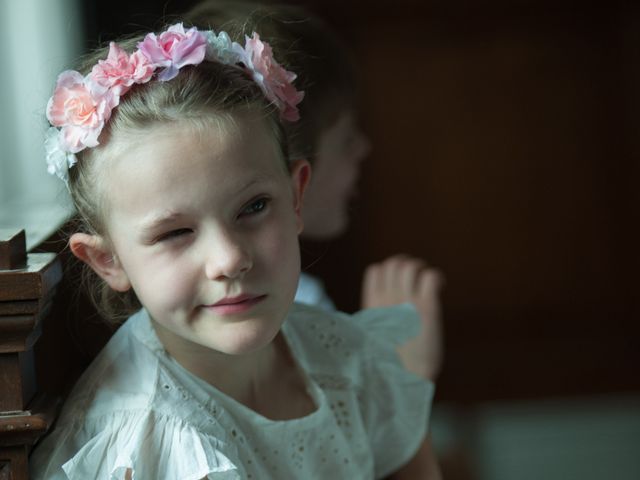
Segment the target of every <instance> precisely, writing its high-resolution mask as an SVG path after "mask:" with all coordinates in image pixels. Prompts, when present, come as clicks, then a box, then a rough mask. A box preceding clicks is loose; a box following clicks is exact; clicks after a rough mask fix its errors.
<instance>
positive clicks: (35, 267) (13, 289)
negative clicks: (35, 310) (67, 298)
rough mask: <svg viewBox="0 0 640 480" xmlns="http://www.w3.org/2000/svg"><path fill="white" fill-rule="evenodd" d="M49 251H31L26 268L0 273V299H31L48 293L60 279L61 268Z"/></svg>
mask: <svg viewBox="0 0 640 480" xmlns="http://www.w3.org/2000/svg"><path fill="white" fill-rule="evenodd" d="M55 259H56V256H55V255H54V254H50V253H33V254H30V255H29V257H28V258H27V263H26V268H24V269H22V270H6V271H3V272H2V275H0V301H9V300H11V301H16V300H33V299H39V298H42V297H44V296H46V295H47V294H49V293H50V291H51V289H52V288H53V287H54V286H55V285H56V284H57V283H58V282H59V281H60V278H61V277H62V269H61V268H60V264H59V263H58V262H56V261H55Z"/></svg>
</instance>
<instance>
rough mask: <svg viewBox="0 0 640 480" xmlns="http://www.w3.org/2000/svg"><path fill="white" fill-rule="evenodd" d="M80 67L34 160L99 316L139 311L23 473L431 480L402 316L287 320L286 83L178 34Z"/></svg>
mask: <svg viewBox="0 0 640 480" xmlns="http://www.w3.org/2000/svg"><path fill="white" fill-rule="evenodd" d="M123 46H127V50H125V49H124V48H123ZM129 47H131V48H129ZM95 58H96V59H99V60H97V61H95V59H94V60H91V61H89V65H88V66H87V67H85V68H84V69H83V71H84V74H81V73H78V72H75V71H67V72H63V73H62V74H61V75H60V77H59V79H58V84H57V86H56V89H55V91H54V94H53V97H52V98H51V100H50V101H49V104H48V106H47V116H48V119H49V121H50V122H51V124H52V125H53V126H52V128H51V129H50V130H49V132H48V134H47V140H46V149H47V160H48V162H49V170H50V172H52V173H56V174H57V175H59V176H60V177H61V178H63V179H64V180H65V181H66V182H67V185H68V187H69V190H70V192H71V195H72V198H73V200H74V202H75V205H76V207H77V209H78V212H79V214H80V215H81V217H82V219H83V221H84V227H83V230H82V231H79V232H77V233H75V234H73V235H72V237H71V239H70V247H71V250H72V251H73V253H74V254H75V255H76V256H77V257H79V258H80V259H81V260H83V261H84V262H86V264H87V265H88V266H90V267H91V269H92V270H93V271H94V272H95V273H96V274H97V276H98V277H99V278H100V279H101V281H102V282H104V286H105V287H106V288H105V289H104V290H103V295H102V297H101V298H102V300H103V301H104V302H106V305H107V306H108V308H109V310H110V311H111V312H115V313H119V314H120V315H129V314H131V313H133V312H136V310H137V312H136V313H133V315H132V316H130V317H129V318H128V320H127V321H126V322H125V323H124V324H123V325H122V326H121V327H120V329H119V330H118V331H117V332H116V334H115V335H114V336H113V337H112V339H111V340H110V341H109V343H108V344H107V346H106V347H105V348H104V350H103V351H102V352H101V353H100V354H99V355H98V357H97V358H96V359H95V360H94V362H93V363H92V365H91V366H90V367H89V368H88V369H87V370H86V371H85V373H84V374H83V376H82V377H81V379H80V380H79V381H78V383H77V384H76V386H75V387H74V389H73V391H72V393H71V394H70V396H69V397H68V399H67V402H66V404H65V407H64V409H63V412H62V414H61V416H60V418H59V420H58V423H57V425H56V427H55V429H54V431H53V432H52V433H51V434H50V435H49V436H48V437H47V438H45V439H44V441H43V442H42V444H41V445H39V446H38V447H37V448H36V450H35V452H34V454H33V456H32V462H31V466H32V474H33V478H46V479H51V478H53V479H57V478H70V479H82V480H85V479H94V478H96V479H97V478H112V479H133V478H136V479H159V478H162V479H202V478H216V479H218V478H220V479H266V478H275V479H289V478H296V479H298V478H299V479H315V478H318V479H325V478H344V479H352V478H353V479H355V478H358V479H360V478H363V479H364V478H382V477H386V476H389V475H395V476H397V478H438V476H439V474H438V470H437V466H436V465H435V462H434V460H433V455H432V452H431V447H430V443H429V440H428V438H426V429H427V420H428V416H429V409H430V401H431V397H432V394H433V385H432V384H431V383H430V382H428V381H424V380H423V379H421V378H419V377H417V376H415V375H413V374H411V373H409V372H408V371H406V370H405V369H404V368H403V367H402V366H401V364H400V363H399V361H398V357H397V355H396V352H395V348H396V346H397V345H398V344H400V343H402V342H403V341H405V340H406V338H405V337H404V335H403V334H402V333H400V332H403V331H408V330H411V328H408V329H405V328H402V329H398V328H397V326H398V325H399V324H400V323H401V322H406V324H407V325H408V326H413V328H415V329H417V327H418V325H417V323H418V318H417V316H416V314H415V310H414V309H413V308H412V307H410V306H408V305H405V306H402V307H396V308H389V309H379V310H370V311H365V312H362V313H360V314H358V317H359V318H357V319H355V320H354V321H347V320H346V318H343V317H345V316H344V315H342V314H338V313H335V314H327V313H326V312H324V311H322V310H317V309H314V308H311V307H304V306H298V305H292V302H293V298H294V295H295V291H296V286H297V282H298V275H299V270H300V257H299V248H298V234H299V233H300V231H301V230H302V219H301V202H302V197H303V193H304V191H305V188H306V186H307V183H308V181H309V176H310V168H309V164H308V163H307V162H306V161H304V160H296V161H292V160H290V157H289V154H288V150H287V148H288V147H287V143H286V139H285V135H284V133H283V128H282V123H281V122H286V121H295V120H296V119H297V118H298V116H299V114H298V110H297V105H298V103H299V102H300V101H301V99H302V96H303V94H302V93H301V92H298V91H297V90H296V88H295V87H294V86H293V84H292V82H293V80H294V79H295V75H294V74H293V73H291V72H288V71H286V70H284V69H283V68H282V67H281V66H280V65H279V64H278V63H277V62H276V60H275V59H274V57H273V54H272V50H271V47H270V46H269V45H268V44H267V43H265V42H262V41H261V40H260V37H259V35H258V34H256V33H253V35H252V36H251V37H247V38H246V42H245V44H244V46H241V45H240V44H238V43H235V42H231V41H230V40H229V37H228V36H227V35H226V34H225V33H224V32H213V31H198V30H197V29H195V28H192V29H189V30H185V29H184V27H183V26H182V24H176V25H173V26H172V27H170V28H168V29H167V30H166V31H164V32H162V33H160V34H158V35H155V34H153V33H150V34H148V35H146V36H145V37H144V38H139V39H137V40H135V41H129V42H128V44H126V45H125V44H124V43H123V44H122V45H120V46H119V45H118V44H116V43H112V44H111V45H110V46H109V51H108V54H107V52H99V53H98V54H97V55H96V57H95Z"/></svg>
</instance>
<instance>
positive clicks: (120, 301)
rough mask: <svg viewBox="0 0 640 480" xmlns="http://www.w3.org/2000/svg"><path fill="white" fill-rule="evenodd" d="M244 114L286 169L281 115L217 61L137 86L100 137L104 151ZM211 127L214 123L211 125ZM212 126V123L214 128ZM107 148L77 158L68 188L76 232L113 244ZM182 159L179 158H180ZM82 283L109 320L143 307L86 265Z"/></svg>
mask: <svg viewBox="0 0 640 480" xmlns="http://www.w3.org/2000/svg"><path fill="white" fill-rule="evenodd" d="M141 40H142V37H139V38H130V39H128V40H125V41H123V42H119V45H120V46H121V47H123V48H125V49H126V50H128V51H130V50H131V49H132V48H127V47H134V46H135V45H136V44H137V42H139V41H141ZM106 56H107V48H102V49H100V50H97V51H96V52H94V53H93V54H91V55H90V56H88V57H87V58H86V59H85V61H83V64H82V66H81V68H80V69H79V70H80V72H81V73H83V74H86V73H88V72H89V70H90V69H91V67H92V66H93V65H95V64H96V62H97V60H98V59H103V58H105V57H106ZM243 112H249V113H252V114H255V115H259V116H261V117H262V118H263V119H264V122H265V125H266V126H267V128H268V129H269V130H270V131H271V132H272V133H273V136H274V139H275V141H276V143H277V145H278V147H279V149H280V151H281V154H282V158H283V160H284V162H286V165H288V162H289V155H288V147H287V142H286V135H285V133H284V130H283V126H282V124H281V122H280V118H279V112H278V109H277V108H276V107H274V106H273V105H272V104H271V103H270V102H269V100H267V99H266V98H265V95H264V93H263V91H262V90H261V89H260V87H259V86H258V85H257V84H256V82H255V81H254V80H253V79H251V78H250V77H249V75H247V74H246V72H244V71H243V70H241V69H239V68H237V67H235V66H231V65H225V64H222V63H217V62H208V61H205V62H202V63H200V64H199V65H196V66H187V67H184V68H182V69H181V70H180V72H179V73H178V75H177V76H176V77H175V78H173V79H172V80H170V81H164V82H161V81H155V80H152V81H149V82H147V83H143V84H137V85H134V86H133V87H132V88H131V90H129V91H128V92H127V93H126V94H125V95H123V96H122V97H121V98H120V103H119V105H118V106H117V107H116V108H115V109H114V110H113V112H112V115H111V118H110V119H109V121H108V122H107V123H106V125H105V127H104V129H103V130H102V132H101V135H100V142H101V144H102V147H105V146H106V145H108V144H109V142H110V141H111V139H113V138H117V137H118V136H121V135H123V134H126V133H131V132H135V131H140V130H143V129H146V128H148V127H151V126H153V125H157V124H170V123H173V122H180V121H188V122H193V123H194V125H202V124H203V123H204V122H205V121H207V122H209V121H210V120H213V121H214V122H216V121H217V122H218V123H219V124H220V126H222V122H224V121H228V120H233V118H234V116H235V115H237V114H240V113H243ZM209 123H210V122H209ZM209 123H207V124H209ZM104 150H106V149H105V148H100V147H97V148H87V149H85V150H83V151H81V152H79V153H77V154H76V156H77V159H78V161H77V164H76V165H75V166H74V167H73V168H71V169H69V181H68V187H69V191H70V193H71V198H72V201H73V204H74V206H75V208H76V210H77V213H78V215H77V225H76V231H82V232H86V233H89V234H93V235H100V236H102V237H103V238H105V239H106V240H107V241H108V232H107V231H106V227H105V215H106V209H107V208H108V202H107V199H106V198H104V193H103V190H102V189H100V177H101V171H100V165H101V164H102V163H103V161H104V160H105V158H102V157H104V156H105V155H106V154H105V151H104ZM177 160H178V159H177ZM84 272H85V273H84V274H83V282H84V283H85V286H86V287H87V289H88V291H89V295H90V297H91V299H92V301H93V303H94V304H95V306H96V308H97V309H98V312H99V313H100V314H101V315H102V316H103V317H104V318H105V319H106V320H109V321H113V322H115V321H120V320H123V319H125V318H127V317H128V316H130V315H131V314H133V313H135V312H136V311H137V310H139V309H140V308H141V305H140V302H139V301H138V299H137V297H136V294H135V292H133V290H132V289H131V290H129V291H127V292H124V293H120V292H116V291H114V290H112V289H111V288H109V286H108V285H107V284H106V283H105V282H104V281H103V280H102V279H101V278H100V277H99V276H98V275H97V274H95V273H94V272H93V270H91V269H90V268H88V267H86V266H85V269H84Z"/></svg>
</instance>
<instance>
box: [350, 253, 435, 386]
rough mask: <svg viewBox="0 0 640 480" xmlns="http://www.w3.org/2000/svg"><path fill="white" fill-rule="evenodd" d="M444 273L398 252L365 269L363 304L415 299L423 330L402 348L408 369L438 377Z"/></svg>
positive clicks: (414, 303)
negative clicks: (441, 294) (439, 294)
mask: <svg viewBox="0 0 640 480" xmlns="http://www.w3.org/2000/svg"><path fill="white" fill-rule="evenodd" d="M442 283H443V282H442V275H441V274H440V272H439V271H438V270H436V269H434V268H429V267H428V265H427V264H426V263H425V262H424V261H423V260H420V259H418V258H412V257H409V256H406V255H396V256H393V257H390V258H388V259H387V260H384V261H383V262H380V263H376V264H372V265H370V266H369V267H368V268H367V270H366V271H365V273H364V279H363V284H362V308H372V307H387V306H391V305H397V304H400V303H405V302H409V303H412V304H413V305H414V306H415V307H416V309H417V310H418V312H419V313H420V316H421V319H422V330H421V332H420V334H419V335H418V336H417V337H415V338H413V339H411V340H409V341H408V342H407V343H405V344H404V345H402V346H400V347H399V348H398V353H399V355H400V357H401V358H402V361H403V363H404V365H405V367H407V369H408V370H410V371H412V372H413V373H415V374H417V375H419V376H421V377H423V378H428V379H431V380H434V379H435V377H436V376H437V375H438V373H439V372H440V366H441V363H442V349H443V345H442V325H441V322H442V320H441V313H440V301H439V299H438V293H439V290H440V287H441V286H442Z"/></svg>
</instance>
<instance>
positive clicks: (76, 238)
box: [69, 233, 131, 292]
mask: <svg viewBox="0 0 640 480" xmlns="http://www.w3.org/2000/svg"><path fill="white" fill-rule="evenodd" d="M69 247H70V248H71V252H72V253H73V254H74V255H75V256H76V257H78V258H79V259H80V260H82V261H83V262H84V263H86V264H87V265H89V266H90V267H91V268H92V269H93V270H94V271H95V272H96V273H97V274H98V275H100V277H101V278H102V279H103V280H104V281H105V282H107V284H108V285H109V286H110V287H111V288H112V289H113V290H116V291H117V292H126V291H127V290H129V289H130V288H131V282H129V277H128V276H127V274H126V272H125V271H124V269H123V268H122V265H120V261H119V260H118V258H117V257H116V256H115V254H114V253H113V251H112V250H111V249H110V248H109V247H108V246H107V244H106V242H105V241H104V239H103V238H102V237H100V236H98V235H88V234H86V233H74V234H73V235H71V239H70V240H69Z"/></svg>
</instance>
